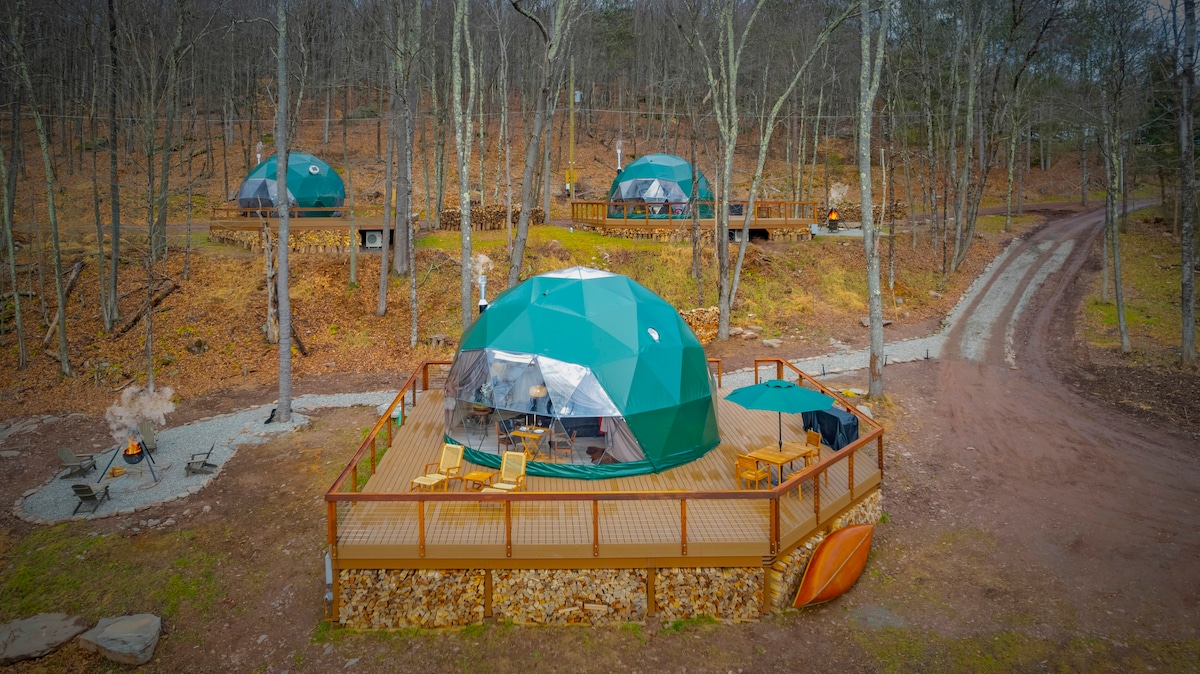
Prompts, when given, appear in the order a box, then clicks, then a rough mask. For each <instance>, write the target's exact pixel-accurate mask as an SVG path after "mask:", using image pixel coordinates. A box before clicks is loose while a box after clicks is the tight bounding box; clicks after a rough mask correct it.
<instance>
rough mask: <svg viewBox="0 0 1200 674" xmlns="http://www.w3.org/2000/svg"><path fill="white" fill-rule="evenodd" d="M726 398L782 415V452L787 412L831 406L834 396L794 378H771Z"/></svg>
mask: <svg viewBox="0 0 1200 674" xmlns="http://www.w3.org/2000/svg"><path fill="white" fill-rule="evenodd" d="M725 399H726V400H728V401H729V402H731V403H736V404H738V405H741V406H742V407H745V408H746V409H748V410H765V411H767V412H777V413H778V414H779V451H781V452H782V451H783V414H784V413H785V412H786V413H788V414H800V413H801V412H815V411H816V410H825V409H829V408H830V407H831V406H832V405H833V398H831V397H829V396H827V395H825V394H824V393H818V392H816V391H813V390H812V389H807V388H804V387H803V386H799V385H797V384H794V383H792V382H790V381H784V380H782V379H770V380H767V381H764V382H761V383H758V384H755V385H753V386H743V387H742V388H739V389H736V390H734V391H733V392H732V393H730V394H729V395H727V396H725Z"/></svg>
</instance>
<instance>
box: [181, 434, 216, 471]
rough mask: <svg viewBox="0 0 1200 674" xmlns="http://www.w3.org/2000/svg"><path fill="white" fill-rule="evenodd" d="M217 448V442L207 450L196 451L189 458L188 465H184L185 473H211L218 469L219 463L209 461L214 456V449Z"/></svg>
mask: <svg viewBox="0 0 1200 674" xmlns="http://www.w3.org/2000/svg"><path fill="white" fill-rule="evenodd" d="M216 448H217V443H215V442H214V443H212V446H211V447H209V448H208V451H207V452H196V453H195V454H192V457H191V458H190V459H188V462H187V465H186V466H184V467H183V474H184V475H185V476H186V475H191V474H192V473H196V474H200V473H211V472H213V471H214V470H216V469H217V464H215V463H212V462H211V461H209V458H211V457H212V453H213V450H214V449H216Z"/></svg>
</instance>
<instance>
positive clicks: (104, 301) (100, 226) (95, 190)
mask: <svg viewBox="0 0 1200 674" xmlns="http://www.w3.org/2000/svg"><path fill="white" fill-rule="evenodd" d="M94 101H95V97H94V96H93V102H94ZM92 110H93V112H92V113H89V115H88V117H89V122H90V123H89V126H90V128H91V134H92V142H93V143H95V142H96V136H97V130H96V115H95V114H94V110H95V106H94V105H93V107H92ZM91 155H92V214H93V217H94V219H95V221H96V283H97V285H98V286H99V288H100V318H101V320H102V321H103V323H104V332H105V333H106V334H107V333H109V332H112V322H111V321H110V320H109V317H108V312H106V311H105V310H104V307H106V306H108V298H107V297H106V296H105V294H106V291H107V290H108V286H107V285H106V284H105V283H104V221H103V220H102V219H101V217H100V178H99V177H98V176H97V175H96V172H97V166H96V164H97V162H96V148H95V147H93V148H92V151H91ZM14 289H15V288H14Z"/></svg>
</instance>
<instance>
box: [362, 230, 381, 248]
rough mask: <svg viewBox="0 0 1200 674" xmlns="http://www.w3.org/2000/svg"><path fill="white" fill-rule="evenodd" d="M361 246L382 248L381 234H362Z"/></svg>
mask: <svg viewBox="0 0 1200 674" xmlns="http://www.w3.org/2000/svg"><path fill="white" fill-rule="evenodd" d="M363 244H364V245H365V246H366V247H367V248H383V232H381V231H369V232H363Z"/></svg>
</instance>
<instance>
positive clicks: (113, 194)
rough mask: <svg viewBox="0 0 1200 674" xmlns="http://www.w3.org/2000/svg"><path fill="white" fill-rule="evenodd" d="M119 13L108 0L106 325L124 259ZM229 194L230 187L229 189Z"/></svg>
mask: <svg viewBox="0 0 1200 674" xmlns="http://www.w3.org/2000/svg"><path fill="white" fill-rule="evenodd" d="M116 40H117V10H116V7H115V0H108V65H109V82H108V200H109V203H110V205H111V207H112V222H111V230H112V241H111V243H110V244H109V245H110V246H111V247H112V257H111V258H110V259H109V266H108V304H107V305H105V306H104V308H103V311H104V314H105V324H106V325H108V326H109V329H111V326H112V325H114V324H115V323H116V322H117V320H118V318H119V317H120V312H119V310H118V308H117V273H118V270H117V265H118V263H119V262H120V258H121V184H120V180H119V178H118V173H117V139H118V138H120V136H121V134H120V133H119V132H118V130H117V82H118V79H117V78H118V75H119V67H118V64H117V48H116ZM226 182H228V181H226ZM225 191H226V193H228V192H229V188H228V185H226V189H225Z"/></svg>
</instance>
